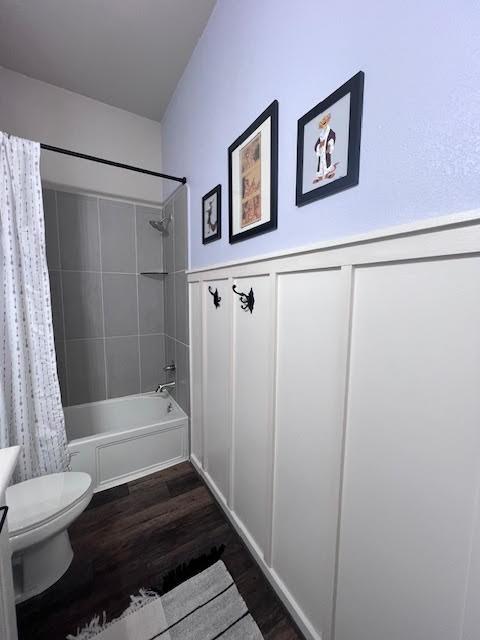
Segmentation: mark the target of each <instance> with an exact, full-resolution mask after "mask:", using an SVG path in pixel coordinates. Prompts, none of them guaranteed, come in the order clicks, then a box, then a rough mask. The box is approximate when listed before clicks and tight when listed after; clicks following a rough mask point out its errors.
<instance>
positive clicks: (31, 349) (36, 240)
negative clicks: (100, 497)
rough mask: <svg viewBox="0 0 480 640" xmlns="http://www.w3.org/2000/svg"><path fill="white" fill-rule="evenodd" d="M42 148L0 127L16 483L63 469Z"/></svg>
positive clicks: (1, 436)
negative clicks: (41, 179)
mask: <svg viewBox="0 0 480 640" xmlns="http://www.w3.org/2000/svg"><path fill="white" fill-rule="evenodd" d="M39 164H40V145H39V144H38V143H36V142H31V141H29V140H22V139H20V138H15V137H13V136H11V137H9V136H8V135H6V134H4V133H1V132H0V268H1V284H2V293H1V301H0V447H9V446H12V445H16V444H18V445H21V454H20V458H19V464H18V467H17V471H16V474H15V476H14V478H15V481H17V482H18V481H21V480H26V479H29V478H33V477H35V476H39V475H44V474H47V473H54V472H57V471H64V470H65V469H66V468H67V441H66V434H65V422H64V417H63V409H62V402H61V398H60V387H59V383H58V376H57V368H56V358H55V344H54V339H53V325H52V310H51V304H50V285H49V278H48V269H47V258H46V253H45V227H44V218H43V203H42V188H41V182H40V166H39Z"/></svg>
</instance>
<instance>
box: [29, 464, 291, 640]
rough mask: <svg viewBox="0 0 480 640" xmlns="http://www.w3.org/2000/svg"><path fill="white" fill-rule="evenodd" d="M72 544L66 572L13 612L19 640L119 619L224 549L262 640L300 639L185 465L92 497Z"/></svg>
mask: <svg viewBox="0 0 480 640" xmlns="http://www.w3.org/2000/svg"><path fill="white" fill-rule="evenodd" d="M70 538H71V542H72V546H73V549H74V552H75V557H74V559H73V562H72V565H71V566H70V568H69V570H68V571H67V573H66V574H65V575H64V576H63V578H62V579H61V580H59V581H58V582H57V583H56V584H55V585H53V587H51V588H50V589H48V590H47V591H46V592H44V593H43V594H41V595H40V596H37V597H36V598H32V599H31V600H29V601H27V602H25V603H23V604H21V605H19V606H18V607H17V616H18V627H19V639H20V640H64V639H65V637H66V636H67V634H69V633H74V632H75V631H76V629H77V627H82V626H83V625H84V624H85V623H87V622H89V621H90V619H91V618H92V617H93V615H95V614H97V613H100V614H102V612H103V611H105V612H106V613H107V618H108V619H110V618H112V617H115V616H118V615H119V614H120V613H121V612H122V611H123V610H124V609H125V608H126V607H127V606H128V604H129V596H130V594H133V593H136V592H138V590H139V589H140V588H141V587H147V588H148V587H151V586H153V585H158V584H161V582H162V578H163V576H164V575H165V574H167V573H168V572H169V571H170V570H171V569H174V568H175V567H176V566H177V565H178V564H180V563H182V562H186V561H188V560H190V559H191V558H194V557H197V556H199V555H200V554H203V553H208V552H209V551H210V549H211V548H212V547H213V546H219V545H221V544H224V545H225V551H224V553H223V556H222V560H223V561H224V563H225V565H226V566H227V568H228V570H229V571H230V573H231V574H232V576H233V578H234V579H235V582H236V584H237V587H238V589H239V591H240V593H241V594H242V596H243V598H244V600H245V602H246V604H247V606H248V608H249V609H250V612H251V614H252V616H253V617H254V618H255V620H256V622H257V624H258V626H259V627H260V630H261V631H262V633H263V635H264V637H265V638H266V639H267V640H299V639H300V638H301V637H302V636H301V635H300V634H299V632H298V631H296V629H295V628H294V626H293V623H292V621H291V619H290V617H289V616H288V614H287V612H286V611H285V609H284V608H283V606H282V604H281V603H280V601H279V600H278V598H277V596H276V595H275V593H274V592H273V590H272V589H271V587H270V586H269V584H268V583H267V581H266V580H265V578H264V577H263V574H262V573H261V571H260V569H259V568H258V567H257V565H256V564H255V563H254V561H253V559H252V558H251V556H250V554H249V553H248V551H247V550H246V548H245V547H244V545H243V543H242V541H241V539H240V538H239V537H238V535H237V534H236V532H235V531H234V530H233V529H232V527H231V526H230V524H229V522H228V521H227V520H226V518H225V516H224V514H223V512H222V510H221V509H220V507H218V505H217V504H216V502H215V500H214V499H213V497H212V495H211V494H210V492H209V490H208V489H207V487H206V486H205V485H204V483H203V481H202V480H201V479H200V477H199V476H198V474H197V473H196V471H195V470H194V468H193V467H192V466H191V464H190V463H188V462H185V463H182V464H179V465H176V466H174V467H171V468H170V469H166V470H165V471H160V472H159V473H155V474H153V475H150V476H147V477H146V478H142V479H140V480H136V481H134V482H130V483H128V484H124V485H121V486H120V487H116V488H114V489H110V490H108V491H104V492H102V493H98V494H96V495H95V496H94V498H93V500H92V502H91V504H90V506H89V507H88V509H87V510H86V511H85V512H84V513H83V514H82V515H81V516H80V518H79V519H78V520H77V521H76V522H75V523H74V524H73V525H72V527H71V528H70Z"/></svg>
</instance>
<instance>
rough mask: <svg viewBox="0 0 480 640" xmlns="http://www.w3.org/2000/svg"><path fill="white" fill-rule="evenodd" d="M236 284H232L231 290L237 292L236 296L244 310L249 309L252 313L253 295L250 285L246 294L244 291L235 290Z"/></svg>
mask: <svg viewBox="0 0 480 640" xmlns="http://www.w3.org/2000/svg"><path fill="white" fill-rule="evenodd" d="M236 287H237V285H236V284H234V285H233V286H232V289H233V292H234V293H236V294H237V296H240V303H241V305H242V309H243V310H244V311H250V313H253V306H254V304H255V297H254V295H253V289H252V288H251V287H250V291H249V293H248V295H247V294H246V293H242V292H240V291H237V289H236Z"/></svg>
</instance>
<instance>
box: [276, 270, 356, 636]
mask: <svg viewBox="0 0 480 640" xmlns="http://www.w3.org/2000/svg"><path fill="white" fill-rule="evenodd" d="M350 272H351V270H350V269H343V270H341V269H327V270H321V271H307V272H297V273H287V274H281V275H279V276H278V307H277V308H278V314H277V393H276V411H275V415H276V455H275V482H274V487H275V489H274V502H273V506H274V511H273V555H272V566H273V569H274V570H275V572H276V573H277V575H278V576H279V578H280V579H281V580H282V581H283V583H284V584H285V586H286V587H287V589H288V590H289V592H290V593H291V594H292V596H293V597H294V598H295V600H296V601H297V602H299V603H301V604H302V609H303V611H304V612H305V615H306V616H308V618H309V620H310V621H311V622H312V624H313V625H314V627H315V628H316V629H323V630H324V632H325V633H326V635H327V637H328V636H329V633H330V627H331V622H332V620H331V618H332V603H333V591H334V578H335V555H336V542H337V522H338V496H339V488H340V470H341V452H342V441H343V406H344V388H345V376H346V361H347V339H348V309H347V305H348V302H349V295H348V292H349V290H350ZM342 318H343V319H346V320H347V321H345V322H342V321H341V319H342Z"/></svg>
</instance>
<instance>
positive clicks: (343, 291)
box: [188, 212, 480, 640]
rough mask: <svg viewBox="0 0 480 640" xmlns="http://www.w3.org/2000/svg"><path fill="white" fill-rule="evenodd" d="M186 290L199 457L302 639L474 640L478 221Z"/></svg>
mask: <svg viewBox="0 0 480 640" xmlns="http://www.w3.org/2000/svg"><path fill="white" fill-rule="evenodd" d="M188 280H189V289H190V309H191V313H190V318H191V319H190V325H191V326H190V335H191V337H192V339H191V342H192V345H191V372H192V373H191V375H192V380H191V407H192V415H191V428H192V437H191V442H192V461H193V462H194V464H195V466H196V467H197V468H198V470H199V472H200V473H201V474H202V475H203V477H204V478H205V480H206V481H207V483H208V484H209V485H210V487H211V489H212V491H213V492H214V494H215V495H216V497H217V498H218V500H219V502H220V504H221V506H222V508H223V509H224V511H225V513H226V514H227V516H228V517H229V518H230V520H231V522H232V523H233V525H234V526H235V528H236V529H237V531H238V532H239V533H240V535H241V536H242V537H243V538H244V540H245V542H246V544H247V545H248V547H249V549H250V551H251V552H252V553H253V555H254V556H255V558H256V559H257V561H258V563H259V565H260V567H261V568H262V570H263V571H264V573H265V575H266V577H267V578H268V580H269V581H270V583H271V584H272V586H273V587H274V588H275V590H276V591H277V593H278V594H279V595H280V597H281V598H282V600H283V601H284V603H285V605H286V606H287V608H288V610H289V611H290V613H291V614H292V616H293V617H294V618H295V620H296V622H297V624H298V625H299V627H300V628H301V630H302V631H303V633H304V634H305V636H306V637H307V638H309V639H311V640H319V639H320V638H321V639H322V640H386V639H388V640H400V639H402V640H404V638H406V637H408V638H412V639H413V638H415V639H417V638H418V639H420V638H429V639H430V638H435V640H473V639H474V638H475V639H476V638H477V637H478V624H479V617H478V615H479V614H478V612H479V611H480V593H479V590H478V587H479V585H480V510H479V496H480V392H479V389H480V213H479V212H470V213H467V214H463V215H458V216H449V217H447V218H440V219H437V220H435V221H431V222H430V223H429V224H425V223H422V224H421V225H411V226H404V227H401V228H394V229H393V230H391V231H386V232H384V233H383V234H382V233H378V232H377V233H375V234H372V235H371V236H370V237H369V236H362V237H361V238H349V239H346V240H345V241H341V242H340V241H337V242H335V243H332V244H331V245H321V246H320V245H319V246H317V247H309V248H307V249H304V250H302V251H298V252H297V253H294V252H290V254H288V255H285V254H284V255H275V256H267V257H260V258H258V259H254V260H250V261H245V262H242V263H239V264H227V265H223V266H222V265H219V266H217V267H215V268H210V269H204V270H199V271H196V272H195V271H192V272H190V273H189V274H188ZM233 284H235V285H236V286H237V289H238V290H239V291H245V292H246V293H248V291H249V290H250V287H252V288H253V290H254V294H255V307H254V309H253V313H252V314H250V313H249V312H248V311H243V310H242V309H241V308H240V300H239V299H238V296H236V295H235V293H233V291H232V285H233ZM209 286H210V287H211V288H212V290H215V289H217V288H218V292H219V295H220V296H221V302H220V307H219V308H215V307H214V305H213V298H212V296H211V295H210V293H209V291H208V287H209Z"/></svg>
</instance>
